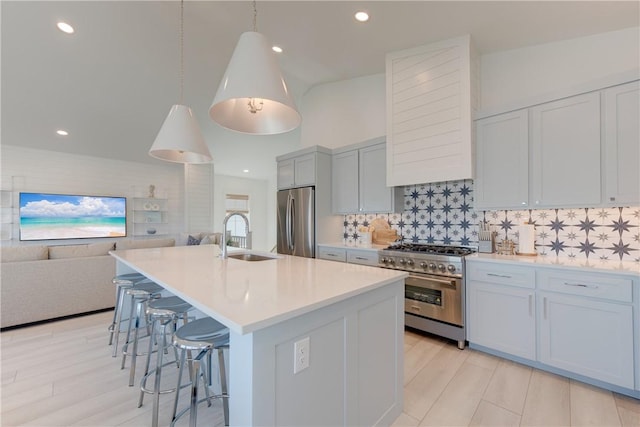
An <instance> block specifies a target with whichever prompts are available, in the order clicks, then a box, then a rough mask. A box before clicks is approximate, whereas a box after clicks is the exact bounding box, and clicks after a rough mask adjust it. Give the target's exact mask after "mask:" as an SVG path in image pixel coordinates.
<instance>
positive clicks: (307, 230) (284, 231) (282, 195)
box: [278, 187, 316, 258]
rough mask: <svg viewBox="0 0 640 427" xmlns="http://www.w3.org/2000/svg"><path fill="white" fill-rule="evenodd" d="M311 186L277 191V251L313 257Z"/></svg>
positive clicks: (313, 200)
mask: <svg viewBox="0 0 640 427" xmlns="http://www.w3.org/2000/svg"><path fill="white" fill-rule="evenodd" d="M315 234H316V233H315V191H314V188H313V187H303V188H293V189H291V190H281V191H278V253H279V254H286V255H296V256H302V257H307V258H314V257H315V248H316V235H315Z"/></svg>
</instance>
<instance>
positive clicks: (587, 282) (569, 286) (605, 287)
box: [538, 269, 633, 303]
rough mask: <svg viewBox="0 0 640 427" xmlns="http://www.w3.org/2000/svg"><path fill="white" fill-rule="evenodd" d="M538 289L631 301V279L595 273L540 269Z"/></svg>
mask: <svg viewBox="0 0 640 427" xmlns="http://www.w3.org/2000/svg"><path fill="white" fill-rule="evenodd" d="M538 289H542V290H545V291H553V292H560V293H563V294H570V295H579V296H584V297H592V298H598V299H602V300H610V301H618V302H628V303H630V302H632V301H633V294H632V289H633V280H632V279H630V278H629V279H627V278H623V277H611V275H606V274H597V273H579V272H564V271H552V270H548V269H545V270H541V271H540V272H539V273H538Z"/></svg>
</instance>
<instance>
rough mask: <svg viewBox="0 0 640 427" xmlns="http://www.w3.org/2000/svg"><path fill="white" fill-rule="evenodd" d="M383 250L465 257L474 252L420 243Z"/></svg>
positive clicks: (469, 249) (458, 247)
mask: <svg viewBox="0 0 640 427" xmlns="http://www.w3.org/2000/svg"><path fill="white" fill-rule="evenodd" d="M383 250H385V251H399V252H414V253H424V254H433V255H453V256H465V255H469V254H472V253H474V252H475V251H474V250H473V249H471V248H466V247H464V246H447V245H430V244H421V243H399V244H395V245H391V246H389V247H387V248H385V249H383Z"/></svg>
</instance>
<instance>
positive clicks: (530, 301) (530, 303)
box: [529, 294, 533, 317]
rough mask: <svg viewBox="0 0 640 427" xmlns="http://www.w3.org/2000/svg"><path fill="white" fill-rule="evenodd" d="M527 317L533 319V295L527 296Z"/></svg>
mask: <svg viewBox="0 0 640 427" xmlns="http://www.w3.org/2000/svg"><path fill="white" fill-rule="evenodd" d="M529 317H533V295H531V294H529Z"/></svg>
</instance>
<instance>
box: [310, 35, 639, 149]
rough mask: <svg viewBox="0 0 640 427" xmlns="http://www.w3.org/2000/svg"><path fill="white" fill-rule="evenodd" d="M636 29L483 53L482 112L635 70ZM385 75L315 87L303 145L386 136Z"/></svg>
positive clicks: (338, 144)
mask: <svg viewBox="0 0 640 427" xmlns="http://www.w3.org/2000/svg"><path fill="white" fill-rule="evenodd" d="M639 40H640V35H639V29H638V27H634V28H629V29H625V30H620V31H613V32H609V33H601V34H596V35H593V36H589V37H581V38H576V39H571V40H565V41H560V42H555V43H547V44H542V45H537V46H531V47H527V48H522V49H513V50H509V51H503V52H497V53H492V54H487V55H482V56H481V58H480V93H481V101H480V102H481V105H480V106H479V107H480V108H481V109H487V108H499V107H501V106H510V105H512V104H514V103H518V102H520V101H523V100H525V101H526V100H527V99H530V98H533V97H539V96H540V95H543V94H546V93H553V92H557V91H561V90H563V89H570V88H572V87H574V86H578V85H581V84H584V83H588V82H590V81H594V80H599V79H602V78H604V77H608V76H610V75H613V74H619V73H623V72H626V71H629V70H631V69H634V68H635V69H637V68H638V65H639V64H640V59H639V52H640V46H639ZM385 101H386V95H385V75H384V73H383V74H374V75H371V76H365V77H359V78H355V79H351V80H343V81H339V82H333V83H327V84H323V85H318V86H315V87H313V88H312V89H310V90H309V91H308V92H307V93H306V94H305V96H304V97H303V101H302V104H301V112H302V116H303V121H302V133H301V139H302V146H303V147H308V146H312V145H316V144H318V145H323V146H325V147H329V148H335V147H343V146H345V145H349V144H353V143H356V142H361V141H365V140H368V139H371V138H375V137H378V136H384V135H386V110H385V108H386V103H385Z"/></svg>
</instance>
